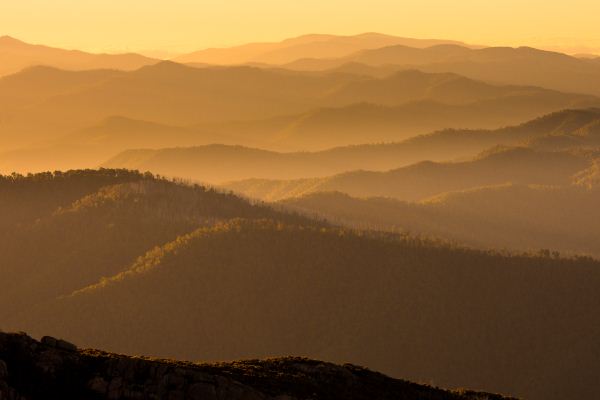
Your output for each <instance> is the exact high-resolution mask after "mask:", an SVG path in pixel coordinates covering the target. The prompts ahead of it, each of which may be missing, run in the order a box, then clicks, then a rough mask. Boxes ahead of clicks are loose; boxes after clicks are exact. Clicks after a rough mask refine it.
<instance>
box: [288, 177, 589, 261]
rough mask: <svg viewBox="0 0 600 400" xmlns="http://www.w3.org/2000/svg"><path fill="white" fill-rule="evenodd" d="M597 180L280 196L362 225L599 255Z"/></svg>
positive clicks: (485, 244)
mask: <svg viewBox="0 0 600 400" xmlns="http://www.w3.org/2000/svg"><path fill="white" fill-rule="evenodd" d="M599 196H600V192H599V191H598V189H597V187H596V188H595V189H594V188H593V187H582V186H581V185H574V186H568V187H556V186H541V185H518V184H512V183H509V184H503V185H497V186H487V187H479V188H474V189H468V190H463V191H455V192H448V193H443V194H441V195H437V196H434V197H432V198H429V199H426V200H423V201H418V202H405V201H400V200H395V199H391V198H353V197H350V196H349V195H347V194H344V193H341V192H314V193H310V194H307V195H306V196H302V197H292V198H289V199H286V200H283V201H281V203H280V204H282V205H283V206H285V207H286V208H289V209H291V210H294V211H300V212H303V213H305V214H307V215H311V216H318V217H320V218H326V219H327V220H329V221H332V222H335V223H337V224H341V225H344V226H348V227H350V228H356V229H373V230H387V231H392V232H409V233H410V234H413V235H424V236H426V237H435V238H440V239H444V240H451V241H454V242H456V243H461V244H466V245H469V246H472V247H477V248H485V249H494V248H495V249H509V250H511V251H515V250H517V251H531V252H535V251H538V250H539V249H547V251H560V252H562V253H564V254H587V255H590V256H593V257H596V258H598V257H600V252H599V251H598V249H599V248H600V242H599V241H598V238H599V237H600V232H599V231H598V224H597V223H596V222H595V221H597V220H598V218H600V215H599V214H598V207H597V204H598V201H600V197H599Z"/></svg>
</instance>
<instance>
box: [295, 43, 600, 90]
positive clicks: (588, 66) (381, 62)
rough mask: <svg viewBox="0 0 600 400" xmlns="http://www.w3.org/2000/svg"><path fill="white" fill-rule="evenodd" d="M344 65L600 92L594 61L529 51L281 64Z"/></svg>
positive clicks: (360, 55) (402, 53)
mask: <svg viewBox="0 0 600 400" xmlns="http://www.w3.org/2000/svg"><path fill="white" fill-rule="evenodd" d="M346 63H360V64H366V65H369V66H388V65H396V66H398V67H402V68H406V67H412V68H418V69H419V70H422V71H427V72H453V73H457V74H460V75H464V76H467V77H469V78H473V79H481V80H485V81H489V82H503V83H509V84H516V85H535V86H542V87H546V88H549V89H555V90H562V91H568V92H578V93H589V94H594V95H598V94H600V85H599V84H597V83H596V82H598V81H599V80H598V77H599V76H600V65H599V64H598V62H596V61H595V60H590V59H583V58H577V57H573V56H568V55H566V54H562V53H556V52H551V51H544V50H538V49H534V48H531V47H519V48H511V47H487V48H481V49H472V48H468V47H464V46H459V45H446V44H443V45H437V46H432V47H428V48H424V49H423V48H416V47H409V46H403V45H395V46H388V47H383V48H378V49H371V50H363V51H359V52H357V53H355V54H352V55H350V56H346V57H341V58H338V59H331V58H329V59H319V58H312V59H311V58H308V59H306V58H304V59H299V60H296V61H294V62H291V63H288V64H286V65H285V67H286V68H290V69H296V70H312V71H314V70H317V71H318V70H326V69H331V68H338V67H340V66H343V65H344V64H346Z"/></svg>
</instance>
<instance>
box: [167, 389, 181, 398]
mask: <svg viewBox="0 0 600 400" xmlns="http://www.w3.org/2000/svg"><path fill="white" fill-rule="evenodd" d="M168 400H185V393H183V392H182V391H181V390H173V391H171V392H169V397H168Z"/></svg>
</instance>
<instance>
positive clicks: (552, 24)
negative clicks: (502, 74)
mask: <svg viewBox="0 0 600 400" xmlns="http://www.w3.org/2000/svg"><path fill="white" fill-rule="evenodd" d="M599 15H600V1H598V0H569V1H563V0H368V1H367V0H0V35H11V36H15V37H17V38H20V39H22V40H25V41H29V42H37V43H44V44H49V45H53V46H60V47H69V48H81V49H84V50H93V51H123V50H132V51H139V50H152V49H166V50H169V51H176V52H182V51H191V50H196V49H200V48H204V47H211V46H226V45H234V44H240V43H244V42H249V41H270V40H279V39H283V38H286V37H290V36H297V35H300V34H304V33H336V34H356V33H362V32H369V31H377V32H382V33H388V34H394V35H401V36H409V37H419V38H442V39H457V40H463V41H467V42H470V43H474V44H480V43H481V44H492V45H498V44H505V45H538V46H541V45H543V46H546V47H551V46H558V47H561V46H570V47H576V46H579V47H581V48H580V49H576V50H577V51H579V50H581V51H584V50H585V47H589V48H592V49H593V50H595V51H598V52H600V24H599V23H598V16H599Z"/></svg>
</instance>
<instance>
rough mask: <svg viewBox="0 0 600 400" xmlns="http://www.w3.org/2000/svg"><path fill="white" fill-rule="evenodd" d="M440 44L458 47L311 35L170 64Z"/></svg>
mask: <svg viewBox="0 0 600 400" xmlns="http://www.w3.org/2000/svg"><path fill="white" fill-rule="evenodd" d="M439 44H461V45H464V44H463V43H460V42H456V41H451V40H428V39H411V38H402V37H397V36H390V35H383V34H380V33H363V34H360V35H355V36H338V35H322V34H312V35H303V36H299V37H296V38H291V39H286V40H283V41H281V42H271V43H250V44H244V45H241V46H235V47H230V48H212V49H205V50H200V51H196V52H193V53H189V54H184V55H181V56H178V57H176V58H175V59H174V60H173V61H176V62H180V63H199V64H216V65H231V64H248V63H256V64H284V63H288V62H292V61H295V60H297V59H299V58H302V57H314V58H330V57H343V56H347V55H350V54H352V53H355V52H357V51H360V50H366V49H375V48H380V47H385V46H391V45H405V46H411V47H417V48H422V47H430V46H434V45H439Z"/></svg>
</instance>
